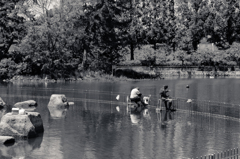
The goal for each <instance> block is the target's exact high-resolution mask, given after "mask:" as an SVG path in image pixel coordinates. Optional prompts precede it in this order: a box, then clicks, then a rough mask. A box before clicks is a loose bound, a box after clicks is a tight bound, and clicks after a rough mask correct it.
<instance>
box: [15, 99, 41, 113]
mask: <svg viewBox="0 0 240 159" xmlns="http://www.w3.org/2000/svg"><path fill="white" fill-rule="evenodd" d="M14 107H15V108H23V109H25V110H26V111H34V110H35V109H36V107H37V102H36V101H34V100H27V101H23V102H18V103H16V104H14Z"/></svg>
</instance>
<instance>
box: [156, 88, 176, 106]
mask: <svg viewBox="0 0 240 159" xmlns="http://www.w3.org/2000/svg"><path fill="white" fill-rule="evenodd" d="M168 92H169V90H168V85H165V86H163V89H161V90H160V92H159V94H160V96H161V99H162V101H163V103H164V104H165V107H166V110H173V109H172V108H171V107H172V99H170V97H169V95H168Z"/></svg>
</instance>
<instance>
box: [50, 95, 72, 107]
mask: <svg viewBox="0 0 240 159" xmlns="http://www.w3.org/2000/svg"><path fill="white" fill-rule="evenodd" d="M66 106H69V104H68V101H67V98H66V96H65V95H64V94H52V95H51V97H50V101H49V103H48V107H58V108H65V107H66Z"/></svg>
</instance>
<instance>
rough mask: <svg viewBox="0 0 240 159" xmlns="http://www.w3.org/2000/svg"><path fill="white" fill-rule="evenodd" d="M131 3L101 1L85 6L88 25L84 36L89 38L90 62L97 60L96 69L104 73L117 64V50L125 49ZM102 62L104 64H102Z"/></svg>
mask: <svg viewBox="0 0 240 159" xmlns="http://www.w3.org/2000/svg"><path fill="white" fill-rule="evenodd" d="M131 9H132V2H131V1H127V0H116V1H115V0H101V2H100V3H98V4H96V5H94V6H92V5H89V6H86V7H85V8H84V10H85V17H87V20H88V23H87V27H86V34H87V36H88V37H89V38H90V39H89V40H90V44H89V45H90V47H91V52H92V54H93V57H92V60H94V58H95V59H98V60H100V61H101V63H99V62H97V63H98V64H100V65H99V67H98V68H103V69H104V70H105V71H106V72H110V71H111V66H112V65H113V64H116V63H118V62H119V59H120V57H121V55H120V54H119V52H118V51H119V50H120V49H122V48H123V47H125V46H126V45H127V44H126V37H127V36H128V32H127V31H126V30H127V29H126V28H127V27H128V26H129V24H130V23H131ZM103 62H104V63H103Z"/></svg>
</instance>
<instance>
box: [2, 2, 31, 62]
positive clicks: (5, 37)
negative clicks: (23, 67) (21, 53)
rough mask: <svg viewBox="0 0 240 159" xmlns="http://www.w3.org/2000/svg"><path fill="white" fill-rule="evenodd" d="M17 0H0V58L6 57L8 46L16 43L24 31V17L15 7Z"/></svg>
mask: <svg viewBox="0 0 240 159" xmlns="http://www.w3.org/2000/svg"><path fill="white" fill-rule="evenodd" d="M18 2H19V0H2V1H0V15H1V16H0V59H3V58H4V57H7V53H8V51H9V49H10V47H11V46H12V45H13V44H14V43H18V42H19V41H20V40H21V39H22V38H23V37H24V36H25V33H26V30H25V27H24V18H23V17H22V16H19V14H18V13H19V12H18V11H19V8H18V7H16V6H17V3H18Z"/></svg>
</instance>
